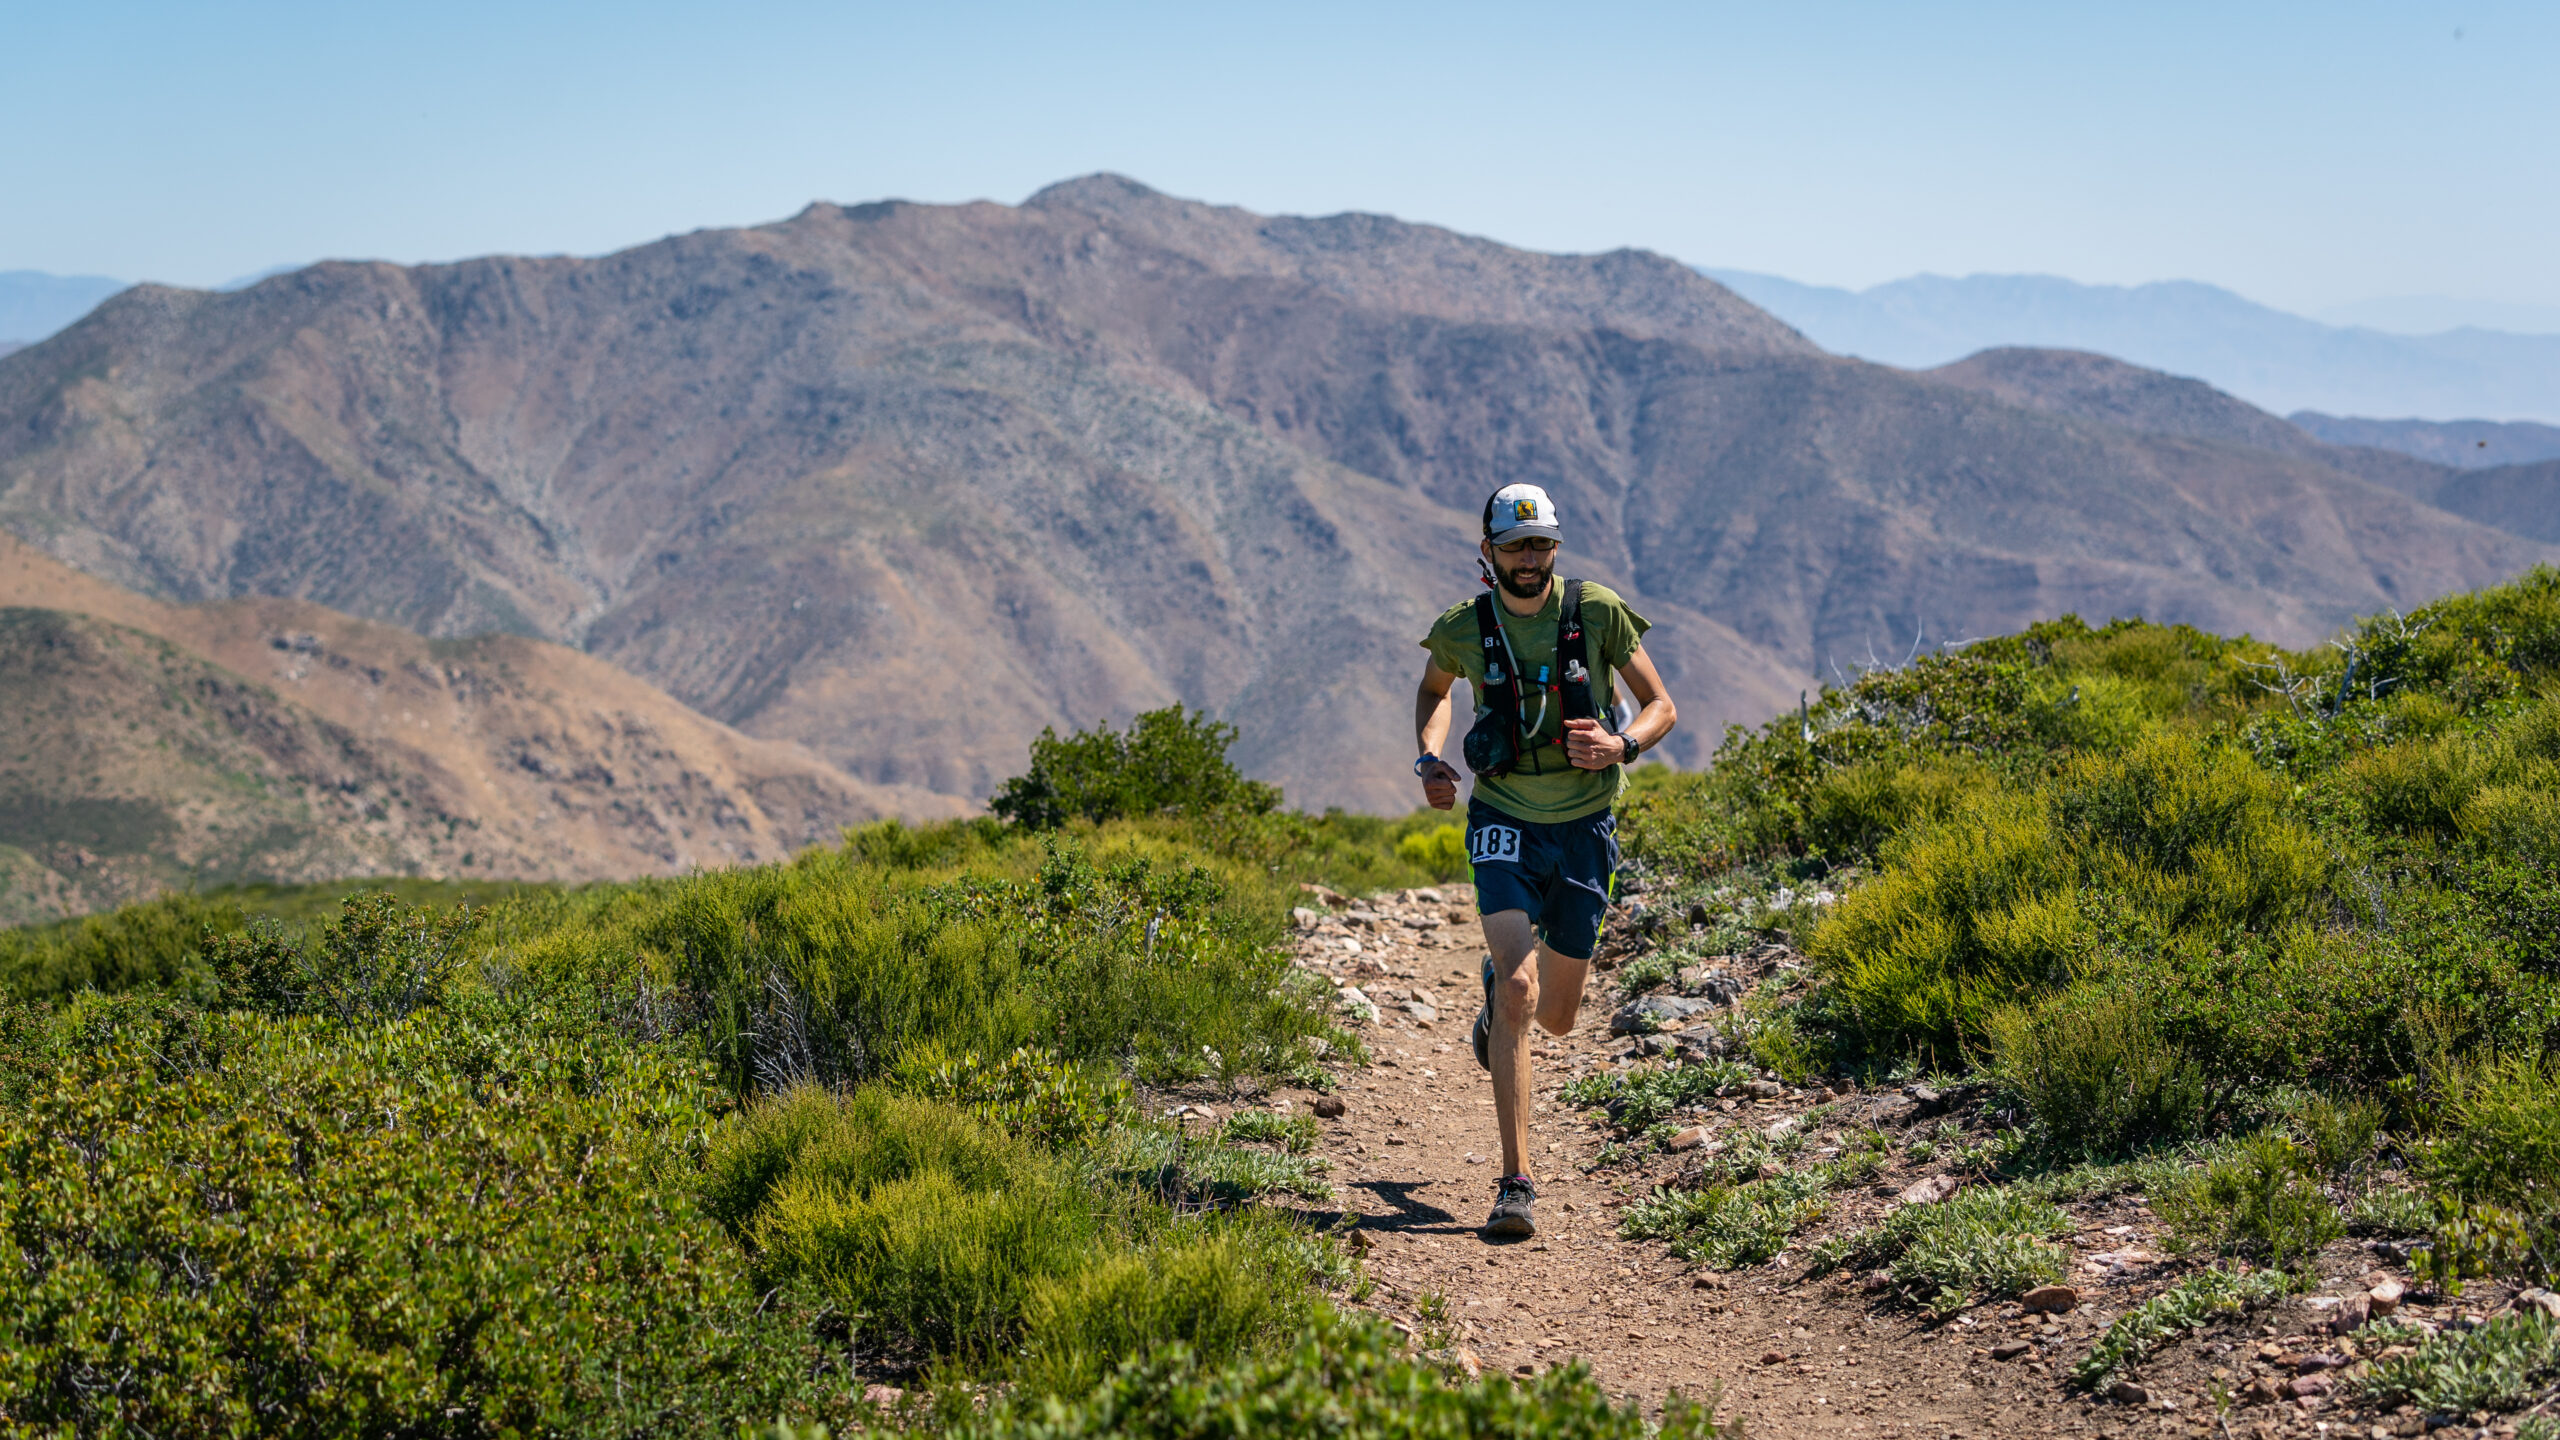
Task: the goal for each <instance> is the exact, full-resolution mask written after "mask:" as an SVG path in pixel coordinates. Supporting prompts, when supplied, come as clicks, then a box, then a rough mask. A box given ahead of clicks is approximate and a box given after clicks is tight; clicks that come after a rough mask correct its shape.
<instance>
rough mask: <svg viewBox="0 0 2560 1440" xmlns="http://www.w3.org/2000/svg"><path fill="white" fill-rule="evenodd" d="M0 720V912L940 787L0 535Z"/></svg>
mask: <svg viewBox="0 0 2560 1440" xmlns="http://www.w3.org/2000/svg"><path fill="white" fill-rule="evenodd" d="M0 714H5V715H7V716H8V718H9V725H8V727H7V729H8V738H7V740H6V741H5V742H0V924H17V923H23V922H25V921H29V920H38V919H47V918H52V917H55V916H59V915H66V914H77V913H81V912H84V911H87V910H93V909H97V908H100V907H103V906H108V905H113V904H118V903H122V902H124V901H128V900H133V899H138V898H141V897H143V896H146V895H149V894H152V893H156V892H157V891H160V890H162V889H166V888H169V887H171V886H184V885H187V884H190V883H200V884H218V883H222V882H225V881H231V880H240V879H280V880H288V881H292V880H325V879H334V878H338V877H341V876H347V875H362V874H386V873H393V874H424V875H437V876H442V875H451V876H471V875H487V876H495V877H509V878H528V879H551V880H593V879H604V878H608V877H626V876H631V875H643V874H680V873H683V872H685V871H687V870H691V869H694V868H697V867H717V866H723V865H731V864H742V863H747V862H751V861H758V860H770V859H774V858H776V857H778V856H781V855H785V854H788V853H789V852H791V851H792V850H795V849H797V848H799V847H800V846H802V845H806V844H808V843H811V842H812V841H817V840H825V839H831V838H833V836H834V835H835V833H836V831H837V829H838V827H841V826H843V825H847V824H852V823H856V822H859V821H865V820H871V819H876V818H878V817H879V816H881V815H883V814H933V813H937V812H939V813H946V814H947V813H956V812H957V811H958V810H959V809H960V805H959V802H958V801H956V800H954V799H952V798H950V797H946V796H937V795H932V794H929V793H923V792H902V791H884V790H881V789H879V788H877V787H873V786H868V785H865V784H863V783H861V782H859V781H856V780H852V779H850V778H848V777H846V776H845V775H843V774H841V773H840V772H838V771H836V770H834V769H832V768H831V767H829V766H827V765H826V764H825V763H824V762H822V761H820V760H818V759H817V758H816V757H815V756H813V755H810V754H809V753H807V752H806V751H804V750H801V749H800V748H799V747H796V746H792V745H787V744H781V743H777V742H773V741H765V740H756V739H751V738H749V737H747V736H744V735H740V734H738V733H737V732H735V731H733V730H731V729H729V728H728V727H726V726H724V725H721V724H719V723H718V722H716V721H711V720H706V719H704V718H703V717H702V716H700V715H696V714H694V713H692V712H690V711H688V710H686V709H685V708H684V707H683V706H681V705H678V704H676V703H675V702H674V701H672V700H669V699H668V698H667V697H666V696H665V695H663V694H660V693H658V692H657V691H654V690H652V689H650V688H649V687H648V686H646V685H644V684H641V683H640V682H638V681H636V680H633V679H632V678H631V677H630V676H628V675H624V674H621V673H619V672H617V671H615V670H614V669H613V668H612V667H611V666H609V665H606V664H605V663H603V662H602V661H599V660H596V659H595V658H593V657H591V656H587V655H581V654H579V653H577V652H576V651H572V650H566V649H563V648H561V647H559V646H557V645H552V644H548V643H545V642H542V641H536V640H526V639H520V638H517V637H513V636H494V637H484V638H480V639H472V640H452V641H428V640H424V639H421V638H419V637H417V636H415V635H412V634H409V633H407V632H406V631H402V630H398V629H395V628H393V627H391V626H387V625H381V624H377V623H373V622H370V621H363V620H357V619H353V618H350V617H348V616H345V615H341V614H338V613H336V612H333V611H330V610H326V609H323V608H322V607H320V606H317V605H313V604H310V603H308V602H305V601H298V600H285V599H246V600H233V601H221V602H215V603H211V604H206V605H198V606H174V605H168V604H164V603H162V602H159V601H155V600H150V599H145V598H143V597H141V596H137V595H134V594H131V593H129V592H126V591H122V590H119V589H117V588H116V587H114V586H112V585H108V584H105V583H104V582H101V581H99V580H96V579H93V578H91V577H89V576H87V575H83V574H80V573H78V572H75V571H71V570H68V569H66V568H65V567H64V566H62V565H61V564H60V563H59V562H56V561H54V560H52V559H51V558H49V557H47V556H44V555H42V554H41V553H39V552H37V551H35V550H33V549H31V548H30V547H28V546H26V545H23V544H21V543H19V542H18V541H16V540H13V539H10V538H8V537H6V536H0Z"/></svg>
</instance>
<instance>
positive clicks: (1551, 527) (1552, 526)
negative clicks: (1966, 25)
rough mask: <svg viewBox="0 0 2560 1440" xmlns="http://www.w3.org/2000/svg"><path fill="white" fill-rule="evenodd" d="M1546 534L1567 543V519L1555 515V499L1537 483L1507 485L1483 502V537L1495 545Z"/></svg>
mask: <svg viewBox="0 0 2560 1440" xmlns="http://www.w3.org/2000/svg"><path fill="white" fill-rule="evenodd" d="M1533 535H1544V536H1545V537H1547V538H1548V539H1550V540H1553V541H1554V542H1556V543H1557V544H1559V545H1561V544H1563V543H1564V522H1563V521H1561V520H1559V519H1557V518H1556V502H1555V501H1553V500H1550V499H1548V498H1547V492H1546V491H1544V490H1541V489H1539V488H1538V487H1537V486H1535V485H1505V486H1503V487H1502V488H1501V489H1499V490H1496V491H1494V492H1493V498H1492V499H1490V500H1487V501H1486V502H1484V538H1486V539H1487V540H1490V541H1492V542H1493V543H1494V544H1496V545H1508V544H1510V543H1511V542H1512V541H1514V540H1526V539H1528V538H1529V537H1530V536H1533Z"/></svg>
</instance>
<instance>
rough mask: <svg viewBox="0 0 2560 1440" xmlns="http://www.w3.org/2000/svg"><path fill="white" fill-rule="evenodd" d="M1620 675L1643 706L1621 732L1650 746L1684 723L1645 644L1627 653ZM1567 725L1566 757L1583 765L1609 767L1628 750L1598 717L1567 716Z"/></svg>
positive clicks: (1629, 691) (1658, 742)
mask: <svg viewBox="0 0 2560 1440" xmlns="http://www.w3.org/2000/svg"><path fill="white" fill-rule="evenodd" d="M1618 678H1619V679H1620V680H1623V681H1625V682H1626V686H1627V693H1628V694H1630V695H1633V696H1634V697H1635V698H1636V704H1637V705H1638V706H1640V707H1642V708H1640V709H1638V710H1637V711H1636V718H1635V719H1633V720H1630V721H1628V722H1627V728H1626V729H1625V730H1624V731H1623V732H1621V733H1623V734H1626V735H1628V736H1630V737H1632V738H1633V739H1634V740H1635V742H1636V743H1637V744H1638V745H1641V746H1643V747H1644V748H1645V749H1647V750H1650V749H1652V748H1653V747H1654V746H1656V745H1658V744H1660V743H1661V742H1662V737H1663V736H1665V735H1668V734H1670V733H1671V727H1672V726H1674V725H1677V724H1679V723H1680V711H1679V709H1678V707H1676V706H1674V705H1673V704H1672V703H1671V696H1670V694H1669V692H1667V691H1665V690H1664V689H1663V688H1662V672H1660V671H1658V670H1656V669H1654V668H1653V657H1652V656H1650V655H1647V654H1646V653H1644V647H1643V646H1642V645H1638V646H1637V647H1636V648H1635V651H1634V653H1632V654H1630V655H1628V656H1627V663H1626V664H1624V665H1621V666H1619V667H1618ZM1564 726H1565V736H1564V753H1565V758H1566V759H1567V760H1570V761H1572V762H1573V763H1574V764H1575V765H1577V766H1580V767H1581V768H1582V769H1585V770H1606V769H1608V768H1609V767H1610V766H1612V765H1615V764H1617V763H1618V761H1619V758H1620V757H1621V756H1623V755H1624V754H1625V753H1626V747H1625V746H1624V745H1622V744H1620V743H1619V741H1618V737H1617V736H1616V735H1612V734H1610V733H1609V732H1608V731H1607V730H1605V729H1603V728H1601V725H1600V722H1599V721H1597V720H1567V721H1566V722H1564Z"/></svg>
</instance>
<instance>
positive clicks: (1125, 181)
mask: <svg viewBox="0 0 2560 1440" xmlns="http://www.w3.org/2000/svg"><path fill="white" fill-rule="evenodd" d="M1167 201H1172V202H1173V203H1175V204H1197V203H1199V202H1197V201H1180V200H1175V199H1174V197H1172V196H1170V195H1167V194H1165V193H1164V192H1163V191H1161V190H1158V189H1156V188H1155V187H1154V186H1151V185H1147V184H1143V183H1141V182H1139V181H1136V180H1132V179H1130V178H1129V177H1128V176H1126V175H1121V174H1116V173H1114V172H1112V171H1109V170H1096V171H1095V172H1093V173H1092V174H1090V175H1078V176H1076V177H1075V178H1074V179H1072V180H1061V181H1059V182H1057V183H1056V184H1054V185H1043V186H1041V187H1040V189H1039V190H1038V191H1036V192H1034V193H1033V195H1032V196H1031V198H1030V199H1028V200H1025V201H1023V202H1022V208H1023V209H1025V210H1082V211H1086V212H1087V213H1090V214H1095V215H1111V214H1117V213H1120V212H1122V211H1126V210H1131V209H1137V208H1140V207H1146V206H1153V205H1161V204H1164V203H1165V202H1167Z"/></svg>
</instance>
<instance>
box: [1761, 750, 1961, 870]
mask: <svg viewBox="0 0 2560 1440" xmlns="http://www.w3.org/2000/svg"><path fill="white" fill-rule="evenodd" d="M1988 778H1989V777H1988V776H1987V775H1986V773H1985V772H1984V771H1983V769H1982V767H1981V766H1979V765H1976V764H1972V763H1970V762H1968V761H1966V760H1964V759H1962V758H1958V757H1947V756H1930V757H1927V758H1924V759H1921V760H1916V761H1914V760H1902V759H1898V758H1879V759H1874V760H1868V761H1864V762H1861V763H1859V764H1855V765H1847V766H1843V767H1841V768H1840V769H1837V770H1833V771H1831V772H1829V773H1828V774H1825V775H1824V776H1823V777H1822V778H1821V779H1820V780H1817V781H1815V782H1814V784H1813V786H1812V787H1811V790H1810V792H1809V793H1808V795H1807V797H1806V800H1805V817H1804V837H1805V843H1806V845H1807V846H1808V847H1809V848H1810V849H1811V850H1813V852H1814V853H1816V854H1818V855H1823V856H1826V857H1829V858H1832V859H1835V860H1854V859H1862V858H1866V857H1870V856H1873V855H1874V854H1875V853H1876V851H1877V850H1878V849H1880V848H1881V847H1882V846H1883V845H1884V843H1885V842H1886V841H1887V840H1889V839H1891V838H1892V837H1893V836H1895V835H1897V834H1900V833H1901V832H1902V831H1903V830H1905V829H1907V828H1909V827H1911V826H1912V825H1915V824H1918V823H1920V822H1923V821H1928V820H1938V819H1942V818H1944V817H1945V816H1947V815H1948V814H1950V813H1951V812H1953V811H1954V810H1955V808H1956V806H1957V804H1958V802H1959V801H1961V800H1962V799H1963V798H1964V796H1965V794H1966V792H1967V791H1968V790H1971V789H1973V788H1975V787H1977V786H1979V785H1981V784H1983V783H1985V781H1986V780H1987V779H1988Z"/></svg>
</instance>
